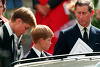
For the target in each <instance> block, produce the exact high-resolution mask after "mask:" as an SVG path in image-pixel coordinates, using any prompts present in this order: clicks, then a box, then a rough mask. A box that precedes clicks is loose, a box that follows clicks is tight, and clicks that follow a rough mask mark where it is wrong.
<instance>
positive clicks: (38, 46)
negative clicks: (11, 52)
mask: <svg viewBox="0 0 100 67" xmlns="http://www.w3.org/2000/svg"><path fill="white" fill-rule="evenodd" d="M34 47H35V48H36V49H38V50H39V51H40V52H42V49H41V46H40V44H38V43H37V44H34Z"/></svg>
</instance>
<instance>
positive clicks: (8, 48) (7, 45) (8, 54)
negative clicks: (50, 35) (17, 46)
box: [0, 25, 13, 67]
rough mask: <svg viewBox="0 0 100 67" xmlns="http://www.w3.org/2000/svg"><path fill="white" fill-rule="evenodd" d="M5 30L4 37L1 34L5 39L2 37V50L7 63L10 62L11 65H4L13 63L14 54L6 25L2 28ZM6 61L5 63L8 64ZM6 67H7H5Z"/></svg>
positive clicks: (0, 41) (0, 44)
mask: <svg viewBox="0 0 100 67" xmlns="http://www.w3.org/2000/svg"><path fill="white" fill-rule="evenodd" d="M2 29H3V35H1V34H0V36H3V38H1V37H0V49H1V51H2V52H3V53H4V52H5V54H4V56H3V57H4V58H6V61H9V63H8V62H7V63H8V64H7V63H6V64H4V65H9V64H10V63H11V62H13V54H12V45H11V44H12V40H11V38H10V36H9V33H8V30H7V28H6V26H5V25H3V26H2ZM6 61H4V62H6ZM4 67H5V66H4Z"/></svg>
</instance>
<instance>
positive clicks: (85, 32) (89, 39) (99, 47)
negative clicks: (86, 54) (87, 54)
mask: <svg viewBox="0 0 100 67" xmlns="http://www.w3.org/2000/svg"><path fill="white" fill-rule="evenodd" d="M74 13H75V16H76V19H77V20H76V25H74V26H72V27H70V28H68V29H65V30H62V31H61V32H60V34H59V39H58V41H57V43H56V45H55V48H54V55H59V54H69V53H70V51H71V50H72V48H73V46H74V44H75V43H76V41H77V40H78V38H81V39H82V40H83V41H84V42H85V43H86V44H87V45H88V46H89V47H90V48H91V49H92V50H93V52H97V51H100V30H99V29H97V28H95V27H94V26H92V25H91V19H92V17H93V13H94V10H93V4H92V2H90V1H86V0H79V1H77V2H76V4H75V11H74Z"/></svg>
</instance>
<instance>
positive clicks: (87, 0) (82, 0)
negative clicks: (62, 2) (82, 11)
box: [75, 0, 94, 12]
mask: <svg viewBox="0 0 100 67" xmlns="http://www.w3.org/2000/svg"><path fill="white" fill-rule="evenodd" d="M85 5H87V6H88V11H89V12H91V11H92V10H93V9H94V5H93V3H92V1H90V0H78V1H77V2H76V4H75V9H76V8H77V6H85Z"/></svg>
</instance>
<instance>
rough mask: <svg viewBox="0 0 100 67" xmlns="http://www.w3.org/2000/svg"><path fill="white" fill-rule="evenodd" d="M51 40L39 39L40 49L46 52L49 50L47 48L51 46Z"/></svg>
mask: <svg viewBox="0 0 100 67" xmlns="http://www.w3.org/2000/svg"><path fill="white" fill-rule="evenodd" d="M51 39H52V38H47V39H45V40H44V39H43V38H42V39H41V48H42V49H43V50H48V49H49V47H50V45H51Z"/></svg>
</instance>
